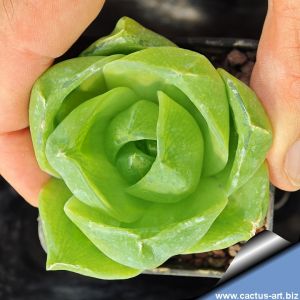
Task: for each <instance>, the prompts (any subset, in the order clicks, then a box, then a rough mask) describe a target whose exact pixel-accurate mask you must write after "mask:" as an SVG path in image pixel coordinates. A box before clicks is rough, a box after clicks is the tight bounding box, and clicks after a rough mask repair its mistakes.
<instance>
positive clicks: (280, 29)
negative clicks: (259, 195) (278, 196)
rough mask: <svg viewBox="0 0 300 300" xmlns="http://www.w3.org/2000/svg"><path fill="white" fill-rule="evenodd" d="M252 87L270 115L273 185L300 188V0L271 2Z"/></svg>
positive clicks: (271, 174)
mask: <svg viewBox="0 0 300 300" xmlns="http://www.w3.org/2000/svg"><path fill="white" fill-rule="evenodd" d="M251 86H252V88H253V89H254V90H255V91H256V93H257V95H258V96H259V98H260V99H261V101H262V103H263V105H264V106H265V108H266V110H267V113H268V115H269V116H270V119H271V123H272V126H273V132H274V140H273V145H272V148H271V150H270V151H269V153H268V157H267V159H268V163H269V171H270V178H271V181H272V183H273V184H274V185H275V186H277V187H279V188H281V189H283V190H288V191H295V190H298V189H299V188H300V1H299V0H270V1H269V7H268V14H267V17H266V20H265V24H264V28H263V32H262V36H261V39H260V43H259V48H258V53H257V63H256V64H255V67H254V70H253V73H252V79H251Z"/></svg>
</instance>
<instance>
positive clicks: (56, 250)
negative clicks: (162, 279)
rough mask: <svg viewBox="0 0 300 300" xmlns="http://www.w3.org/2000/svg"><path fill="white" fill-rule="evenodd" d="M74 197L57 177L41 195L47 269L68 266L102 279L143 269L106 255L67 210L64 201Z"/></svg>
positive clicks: (69, 269)
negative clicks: (77, 224)
mask: <svg viewBox="0 0 300 300" xmlns="http://www.w3.org/2000/svg"><path fill="white" fill-rule="evenodd" d="M54 195H56V196H54ZM70 197H72V193H71V192H70V191H69V190H68V188H67V187H66V186H65V184H64V183H63V182H62V181H61V180H57V179H52V180H51V181H50V182H49V183H48V184H47V185H46V186H45V187H44V189H43V191H42V193H41V195H40V202H39V211H40V217H41V220H42V227H43V233H44V236H45V239H46V246H47V270H68V271H72V272H76V273H80V274H82V275H86V276H91V277H96V278H101V279H125V278H130V277H134V276H136V275H138V274H139V273H140V271H139V270H136V269H132V268H129V267H126V266H124V265H121V264H119V263H117V262H115V261H113V260H111V259H110V258H108V257H107V256H105V255H104V254H103V253H102V252H101V251H99V249H97V248H96V247H95V245H94V244H93V243H92V242H91V241H89V240H88V238H87V237H86V236H85V235H84V234H83V233H82V232H81V231H80V230H79V229H78V228H77V227H76V226H75V225H74V224H73V223H72V222H71V221H70V220H69V218H68V217H67V216H66V215H65V213H64V205H65V203H66V202H67V201H68V199H69V198H70Z"/></svg>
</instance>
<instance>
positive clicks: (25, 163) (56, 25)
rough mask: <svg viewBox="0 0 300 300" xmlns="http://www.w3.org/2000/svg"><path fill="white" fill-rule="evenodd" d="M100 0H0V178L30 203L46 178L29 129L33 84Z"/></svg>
mask: <svg viewBox="0 0 300 300" xmlns="http://www.w3.org/2000/svg"><path fill="white" fill-rule="evenodd" d="M103 3H104V0H90V1H80V0H64V1H61V0H53V1H39V0H29V1H14V0H2V1H1V2H0V45H1V47H0V66H1V68H0V87H1V89H0V103H1V105H0V174H1V175H2V176H3V177H4V178H5V179H6V180H7V181H8V182H9V183H10V184H11V185H12V186H13V187H14V188H15V189H16V190H17V191H18V192H19V193H20V194H21V195H22V196H23V197H24V198H25V199H26V200H27V201H28V202H29V203H31V204H32V205H34V206H37V204H38V194H39V191H40V189H41V187H42V185H43V184H44V183H45V182H46V181H47V180H48V175H47V174H46V173H44V172H42V171H41V170H40V168H39V167H38V165H37V162H36V159H35V155H34V152H33V148H32V142H31V137H30V132H29V129H28V102H29V97H30V91H31V88H32V85H33V83H34V82H35V80H36V79H37V78H38V77H39V76H40V75H41V74H42V73H43V72H44V71H45V70H46V69H47V68H48V67H49V66H50V65H51V64H52V63H53V60H54V58H56V57H58V56H60V55H62V54H63V53H64V52H65V51H66V50H67V49H68V48H69V47H70V46H71V45H72V44H73V43H74V42H75V40H76V39H77V38H78V37H79V36H80V34H81V33H82V32H83V30H84V29H85V28H86V27H87V26H88V25H89V24H90V23H91V22H92V21H93V20H94V18H95V17H96V16H97V15H98V13H99V11H100V10H101V8H102V6H103Z"/></svg>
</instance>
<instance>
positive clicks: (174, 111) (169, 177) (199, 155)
mask: <svg viewBox="0 0 300 300" xmlns="http://www.w3.org/2000/svg"><path fill="white" fill-rule="evenodd" d="M158 98H159V116H158V122H157V156H156V159H155V161H154V163H153V165H152V167H151V169H150V170H149V172H148V173H147V174H146V175H145V177H143V178H142V179H141V180H140V181H139V182H137V183H136V184H135V185H133V186H131V187H130V188H128V189H127V191H128V193H130V194H131V195H133V196H135V197H137V198H140V199H144V200H148V201H153V202H163V203H168V202H176V201H179V200H182V199H184V198H186V197H187V196H188V195H190V194H191V193H193V192H194V191H195V190H196V188H197V186H198V183H199V180H200V175H201V168H202V160H203V139H202V133H201V131H200V129H199V127H198V125H197V123H196V121H195V120H194V119H193V117H192V116H191V115H190V114H189V113H188V112H187V111H186V110H185V109H184V108H183V107H181V106H180V105H179V104H177V103H176V102H174V101H173V100H172V99H171V98H169V97H168V96H167V95H166V94H164V93H162V92H158Z"/></svg>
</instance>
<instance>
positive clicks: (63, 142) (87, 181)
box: [46, 87, 147, 222]
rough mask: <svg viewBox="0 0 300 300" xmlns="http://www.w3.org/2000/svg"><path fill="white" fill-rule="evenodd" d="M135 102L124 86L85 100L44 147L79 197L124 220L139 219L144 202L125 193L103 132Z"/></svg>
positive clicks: (56, 167) (122, 180) (125, 184)
mask: <svg viewBox="0 0 300 300" xmlns="http://www.w3.org/2000/svg"><path fill="white" fill-rule="evenodd" d="M136 101H138V98H137V96H136V95H135V94H134V93H133V92H132V91H130V90H129V89H128V88H125V87H123V88H122V87H120V88H116V89H113V90H111V91H109V92H107V93H105V94H103V95H101V96H98V97H96V98H94V99H91V100H89V101H86V102H85V103H83V104H82V105H80V106H78V107H77V108H76V109H75V110H73V111H72V112H71V113H70V114H69V115H68V116H67V117H66V118H65V119H64V120H63V121H62V122H61V123H60V124H59V126H58V127H57V128H56V129H55V130H54V132H53V133H52V134H51V136H50V137H49V139H48V142H47V147H46V153H47V158H48V160H49V162H50V164H51V166H52V167H53V168H54V169H55V170H56V171H57V172H58V173H59V174H60V176H61V177H62V178H63V180H64V181H65V183H66V184H67V186H68V187H69V189H70V190H71V191H72V193H73V194H74V195H75V196H76V197H77V198H78V199H80V200H81V201H83V202H85V203H86V204H88V205H90V206H93V207H99V208H101V209H104V210H105V211H107V212H108V213H109V214H111V215H112V216H114V217H115V218H117V219H120V220H122V221H125V222H132V221H134V220H136V219H137V218H140V217H141V215H142V213H143V211H144V209H145V207H147V203H144V202H143V201H140V200H139V199H136V198H134V197H133V196H131V195H129V194H128V193H126V189H127V188H128V187H129V183H128V182H127V181H126V180H124V179H123V177H122V176H121V175H120V174H119V172H118V169H117V168H116V167H115V166H114V165H112V164H111V163H110V161H109V160H108V158H107V155H106V153H105V143H104V135H105V129H106V128H107V126H108V124H109V122H110V121H111V120H112V119H113V117H114V116H116V115H117V114H119V113H120V112H121V111H123V110H124V109H127V108H128V107H129V106H131V105H132V104H133V103H135V102H136ZM91 209H92V208H91Z"/></svg>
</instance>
